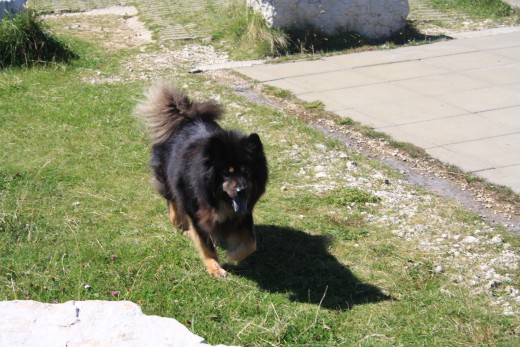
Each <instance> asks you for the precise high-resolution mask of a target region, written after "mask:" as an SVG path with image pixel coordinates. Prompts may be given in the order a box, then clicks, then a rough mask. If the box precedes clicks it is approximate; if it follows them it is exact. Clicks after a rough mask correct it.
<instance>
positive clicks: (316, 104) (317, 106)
mask: <svg viewBox="0 0 520 347" xmlns="http://www.w3.org/2000/svg"><path fill="white" fill-rule="evenodd" d="M302 106H303V108H304V109H306V110H318V111H321V110H323V109H325V104H324V103H323V101H321V100H314V101H307V102H303V103H302Z"/></svg>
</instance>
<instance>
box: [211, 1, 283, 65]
mask: <svg viewBox="0 0 520 347" xmlns="http://www.w3.org/2000/svg"><path fill="white" fill-rule="evenodd" d="M207 9H208V14H209V16H210V19H209V23H211V24H210V31H211V32H212V40H213V41H214V43H215V44H217V45H218V44H220V45H221V46H222V47H225V48H226V49H227V50H228V51H229V53H230V56H231V57H232V58H234V59H245V58H248V59H251V58H264V57H267V56H277V55H281V54H284V53H285V52H286V51H287V46H288V42H287V36H286V34H285V33H284V32H283V31H281V30H278V29H273V28H269V27H268V26H267V23H266V22H265V20H264V18H263V17H262V15H261V14H259V13H258V12H255V11H253V10H251V9H249V8H248V7H247V6H246V3H245V2H244V1H235V0H233V1H230V2H228V4H227V5H226V6H225V7H222V5H219V4H216V3H214V2H211V1H210V2H208V7H207ZM206 25H207V24H206Z"/></svg>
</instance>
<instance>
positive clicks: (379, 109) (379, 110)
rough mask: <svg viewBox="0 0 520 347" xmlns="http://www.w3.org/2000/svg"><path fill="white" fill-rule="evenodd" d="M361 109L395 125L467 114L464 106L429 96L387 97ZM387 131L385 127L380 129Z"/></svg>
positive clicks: (360, 107) (361, 106) (360, 106)
mask: <svg viewBox="0 0 520 347" xmlns="http://www.w3.org/2000/svg"><path fill="white" fill-rule="evenodd" d="M357 109H359V110H360V111H362V112H364V113H366V114H368V115H370V116H372V117H376V118H380V119H384V120H385V121H387V122H389V123H391V124H393V125H404V124H410V123H418V122H424V121H428V120H433V119H445V118H448V117H453V116H459V115H463V114H467V113H468V112H467V111H466V110H464V109H462V108H459V107H456V106H453V105H450V104H449V103H447V102H444V101H442V100H438V99H436V98H433V97H429V96H422V95H419V96H415V97H409V98H399V99H395V100H391V99H387V100H386V101H385V102H378V101H372V102H371V103H370V104H366V105H359V106H358V107H357ZM378 130H382V131H385V129H378Z"/></svg>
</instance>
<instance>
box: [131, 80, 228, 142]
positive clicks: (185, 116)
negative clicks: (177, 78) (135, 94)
mask: <svg viewBox="0 0 520 347" xmlns="http://www.w3.org/2000/svg"><path fill="white" fill-rule="evenodd" d="M135 113H136V115H137V116H138V117H140V118H141V119H142V120H143V122H144V124H145V125H146V127H147V128H148V131H149V133H150V138H151V141H152V145H156V144H161V143H164V142H165V141H166V140H168V138H169V137H170V136H171V135H172V134H173V133H174V132H175V130H176V129H178V128H179V126H181V125H182V124H184V123H186V122H190V121H194V120H199V119H200V120H215V119H218V118H219V117H220V116H221V115H222V113H223V110H222V107H221V106H220V105H219V104H218V103H217V102H215V101H213V100H210V101H204V102H192V101H191V100H190V99H189V98H188V97H187V96H185V95H184V94H182V93H181V92H180V91H179V90H178V89H176V88H175V87H173V86H171V85H168V84H157V85H155V86H153V87H151V88H150V90H149V91H148V92H147V93H146V99H145V100H144V101H142V102H141V103H140V104H139V105H138V106H137V107H136V110H135Z"/></svg>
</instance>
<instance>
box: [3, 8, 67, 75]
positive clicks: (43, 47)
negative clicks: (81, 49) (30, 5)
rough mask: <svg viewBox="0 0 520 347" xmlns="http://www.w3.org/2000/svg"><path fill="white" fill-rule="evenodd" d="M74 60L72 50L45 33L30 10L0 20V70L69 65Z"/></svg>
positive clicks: (40, 23) (43, 27)
mask: <svg viewBox="0 0 520 347" xmlns="http://www.w3.org/2000/svg"><path fill="white" fill-rule="evenodd" d="M73 58H74V54H73V53H72V51H71V50H70V49H69V48H68V47H67V46H65V45H64V44H63V43H61V42H60V41H58V40H57V39H56V38H54V37H53V36H52V35H51V34H50V33H49V32H48V30H47V29H46V28H45V26H44V25H43V23H42V21H41V20H40V19H39V18H38V17H37V15H36V14H35V13H34V12H33V11H31V10H27V11H24V12H21V13H18V14H17V15H16V16H14V17H12V16H11V17H4V19H2V20H1V21H0V68H6V67H9V66H21V67H28V66H33V65H45V64H47V63H60V62H68V61H70V60H71V59H73Z"/></svg>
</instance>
